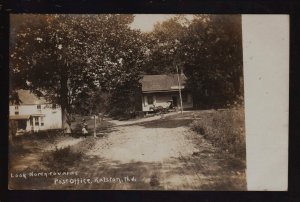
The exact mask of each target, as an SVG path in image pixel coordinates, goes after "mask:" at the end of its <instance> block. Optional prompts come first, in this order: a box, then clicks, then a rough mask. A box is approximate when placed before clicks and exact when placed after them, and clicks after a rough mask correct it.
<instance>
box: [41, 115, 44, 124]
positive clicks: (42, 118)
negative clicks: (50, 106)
mask: <svg viewBox="0 0 300 202" xmlns="http://www.w3.org/2000/svg"><path fill="white" fill-rule="evenodd" d="M41 126H44V117H42V116H41Z"/></svg>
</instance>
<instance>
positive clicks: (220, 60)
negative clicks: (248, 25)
mask: <svg viewBox="0 0 300 202" xmlns="http://www.w3.org/2000/svg"><path fill="white" fill-rule="evenodd" d="M148 38H150V39H148V41H150V42H148V47H149V52H150V54H149V55H148V58H146V61H147V62H146V63H145V66H146V67H145V68H144V71H145V72H146V73H147V74H165V73H174V72H176V68H175V65H177V66H179V68H181V69H183V71H184V73H185V75H186V76H187V78H188V80H187V85H188V88H189V89H190V91H191V92H192V93H193V98H194V107H196V108H210V107H222V106H226V105H227V104H233V103H234V102H235V101H242V100H241V99H240V98H241V95H242V94H243V91H242V88H241V86H242V38H241V19H240V15H194V18H193V19H186V18H185V17H184V16H178V17H175V18H171V19H169V20H168V21H165V22H163V23H161V24H157V25H156V27H155V29H154V31H153V32H151V33H150V34H148ZM149 44H150V45H149Z"/></svg>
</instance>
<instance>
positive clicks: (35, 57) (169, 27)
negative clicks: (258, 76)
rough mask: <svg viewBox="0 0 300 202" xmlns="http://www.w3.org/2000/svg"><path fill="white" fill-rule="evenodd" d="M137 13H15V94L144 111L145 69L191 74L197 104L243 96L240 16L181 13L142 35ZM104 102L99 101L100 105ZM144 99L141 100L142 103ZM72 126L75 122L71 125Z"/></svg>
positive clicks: (89, 107)
mask: <svg viewBox="0 0 300 202" xmlns="http://www.w3.org/2000/svg"><path fill="white" fill-rule="evenodd" d="M133 20H134V15H119V14H103V15H65V14H63V15H29V14H26V15H12V21H13V24H14V25H15V26H13V27H12V29H11V34H10V73H11V77H10V78H11V82H10V87H11V88H10V89H11V93H10V94H11V99H12V100H15V101H18V97H17V95H16V94H15V93H14V90H16V89H19V88H22V89H28V90H31V91H32V92H33V93H35V94H36V95H38V96H43V97H45V98H46V99H48V100H50V101H52V102H54V103H57V104H59V105H61V107H62V111H63V123H64V124H63V125H64V127H65V126H69V125H70V121H68V116H67V115H68V113H70V112H71V113H72V112H75V111H74V110H75V109H76V110H77V111H78V110H79V111H80V110H81V109H82V110H84V111H86V113H89V112H90V111H93V112H100V111H101V112H104V111H105V112H110V113H111V114H122V113H125V114H126V113H127V114H128V113H131V112H132V111H136V110H138V108H137V107H136V103H137V100H138V101H140V100H139V99H140V98H139V96H138V93H139V92H140V84H139V80H140V78H141V75H143V74H170V73H175V72H176V68H175V66H178V67H179V68H180V69H181V70H183V71H184V73H185V75H186V76H187V87H188V89H189V90H190V91H191V92H192V93H193V99H194V105H195V107H197V108H201V107H214V106H224V105H226V104H228V103H233V102H235V101H237V100H238V98H240V97H242V96H241V95H242V93H243V90H242V89H243V88H241V86H242V39H241V34H242V33H241V17H240V15H194V16H193V18H192V19H190V18H189V19H188V18H186V17H185V15H177V16H175V17H173V18H170V19H168V20H166V21H163V22H160V23H157V24H156V25H155V27H154V30H153V31H151V32H148V33H142V32H141V31H139V30H135V29H132V28H131V27H130V24H131V23H132V22H133ZM97 101H98V103H97ZM139 104H140V103H139ZM66 128H68V127H66Z"/></svg>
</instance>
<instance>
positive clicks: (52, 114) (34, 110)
mask: <svg viewBox="0 0 300 202" xmlns="http://www.w3.org/2000/svg"><path fill="white" fill-rule="evenodd" d="M18 95H19V99H20V101H21V103H20V104H18V105H12V104H10V106H9V120H10V121H12V122H15V123H16V127H17V135H19V134H22V133H24V132H37V131H40V130H48V129H60V128H61V127H62V114H61V108H60V106H58V105H57V104H52V103H49V102H47V101H46V100H45V99H44V98H38V97H37V96H35V95H34V94H33V93H30V91H28V90H19V91H18Z"/></svg>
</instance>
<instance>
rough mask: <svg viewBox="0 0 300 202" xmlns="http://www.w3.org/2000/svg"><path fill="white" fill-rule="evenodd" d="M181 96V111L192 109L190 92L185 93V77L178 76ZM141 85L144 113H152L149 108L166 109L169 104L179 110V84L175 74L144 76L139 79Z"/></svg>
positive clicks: (182, 75)
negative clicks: (159, 107) (160, 107)
mask: <svg viewBox="0 0 300 202" xmlns="http://www.w3.org/2000/svg"><path fill="white" fill-rule="evenodd" d="M179 79H180V87H181V94H182V106H183V109H188V108H192V107H193V99H192V95H191V93H190V92H188V91H187V89H186V87H185V84H186V76H185V75H184V74H180V75H179ZM141 84H142V110H143V111H144V112H149V111H152V109H151V107H154V106H155V107H158V106H162V107H164V108H165V107H167V106H169V105H170V102H172V103H173V105H174V106H175V107H176V108H178V109H179V108H180V99H179V83H178V77H177V74H168V75H144V76H143V78H142V79H141Z"/></svg>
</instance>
